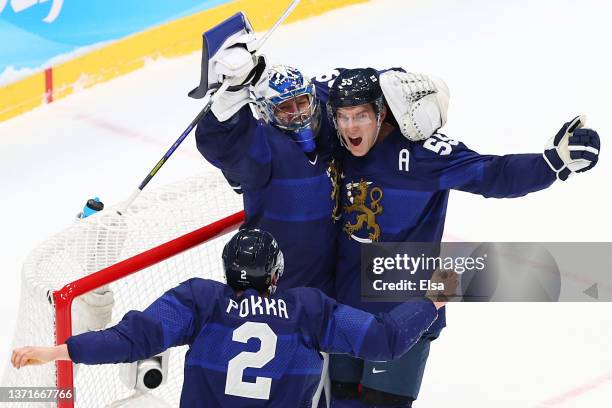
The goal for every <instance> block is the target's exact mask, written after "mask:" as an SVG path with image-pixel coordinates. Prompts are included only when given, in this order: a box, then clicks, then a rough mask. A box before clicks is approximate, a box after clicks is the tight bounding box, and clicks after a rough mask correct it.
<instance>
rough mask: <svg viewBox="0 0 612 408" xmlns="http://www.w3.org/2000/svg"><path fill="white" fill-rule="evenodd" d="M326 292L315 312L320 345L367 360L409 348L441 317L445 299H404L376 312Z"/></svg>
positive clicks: (401, 351) (332, 351) (389, 356)
mask: <svg viewBox="0 0 612 408" xmlns="http://www.w3.org/2000/svg"><path fill="white" fill-rule="evenodd" d="M321 296H323V301H324V304H325V305H324V311H323V312H322V313H320V314H317V315H314V316H311V319H310V320H311V322H315V321H318V322H320V323H316V324H317V325H318V327H317V328H316V329H315V330H316V331H318V333H316V335H315V336H314V337H315V338H318V339H319V347H320V349H321V350H322V351H326V352H329V353H345V354H350V355H352V356H355V357H359V358H363V359H366V360H392V359H394V358H396V357H399V356H401V355H402V354H404V353H405V352H407V351H408V350H409V349H410V348H411V347H412V346H414V344H416V342H417V341H418V340H419V339H420V338H421V336H422V335H423V333H424V332H425V331H426V330H427V329H428V328H429V326H431V324H432V323H433V322H434V321H435V320H436V319H437V317H438V313H437V309H438V308H440V307H442V306H444V304H445V302H443V301H440V302H438V301H436V303H434V302H433V301H431V300H429V299H425V300H422V301H413V302H406V303H403V304H401V305H399V306H397V307H396V308H394V309H393V310H392V311H391V312H389V313H382V314H380V315H376V316H375V315H373V314H371V313H367V312H365V311H362V310H359V309H355V308H352V307H349V306H346V305H343V304H340V303H337V302H336V301H334V300H332V299H330V298H328V297H326V296H325V295H323V294H321Z"/></svg>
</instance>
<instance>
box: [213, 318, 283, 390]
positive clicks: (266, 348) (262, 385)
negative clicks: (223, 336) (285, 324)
mask: <svg viewBox="0 0 612 408" xmlns="http://www.w3.org/2000/svg"><path fill="white" fill-rule="evenodd" d="M254 337H255V338H258V339H259V341H260V342H261V346H260V348H259V351H257V352H254V353H253V352H250V351H243V352H242V353H240V354H238V355H237V356H236V357H234V358H232V359H231V360H230V361H229V364H228V365H227V379H226V380H225V393H226V394H228V395H235V396H237V397H245V398H256V399H262V400H267V399H269V398H270V388H271V387H272V379H271V378H268V377H256V378H255V382H244V381H243V380H242V376H243V373H244V370H245V369H246V368H249V367H251V368H261V367H263V366H265V365H266V364H268V363H269V362H270V360H272V359H273V358H274V355H275V354H276V334H274V332H273V331H272V329H271V328H270V326H268V325H267V324H265V323H257V322H247V323H245V324H243V325H242V326H240V327H238V328H237V329H236V330H234V334H233V335H232V340H233V341H238V342H240V343H247V342H248V341H249V339H252V338H254Z"/></svg>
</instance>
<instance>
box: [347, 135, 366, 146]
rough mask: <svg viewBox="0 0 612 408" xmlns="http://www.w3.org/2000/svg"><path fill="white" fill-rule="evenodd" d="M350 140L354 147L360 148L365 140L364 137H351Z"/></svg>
mask: <svg viewBox="0 0 612 408" xmlns="http://www.w3.org/2000/svg"><path fill="white" fill-rule="evenodd" d="M348 140H349V142H351V144H352V145H353V146H359V145H360V144H361V141H362V140H363V138H362V137H349V138H348Z"/></svg>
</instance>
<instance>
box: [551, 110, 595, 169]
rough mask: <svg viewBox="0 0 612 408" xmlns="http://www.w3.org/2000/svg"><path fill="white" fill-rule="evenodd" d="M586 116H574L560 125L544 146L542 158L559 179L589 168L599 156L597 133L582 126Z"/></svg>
mask: <svg viewBox="0 0 612 408" xmlns="http://www.w3.org/2000/svg"><path fill="white" fill-rule="evenodd" d="M585 121H586V116H584V115H583V116H576V117H575V118H574V119H572V120H571V121H570V122H567V123H565V124H564V125H563V127H561V129H560V130H559V132H557V134H556V135H555V136H553V137H552V138H551V139H550V140H549V141H548V142H547V143H546V146H545V147H544V159H545V160H546V163H548V165H549V166H550V168H551V169H552V170H553V171H554V172H555V173H556V174H557V178H558V179H559V180H563V181H565V180H567V179H568V177H569V176H571V175H572V174H573V173H582V172H584V171H587V170H590V169H592V168H593V167H595V165H596V164H597V160H598V158H599V146H600V142H599V135H598V134H597V132H596V131H594V130H592V129H586V128H583V126H584V124H585Z"/></svg>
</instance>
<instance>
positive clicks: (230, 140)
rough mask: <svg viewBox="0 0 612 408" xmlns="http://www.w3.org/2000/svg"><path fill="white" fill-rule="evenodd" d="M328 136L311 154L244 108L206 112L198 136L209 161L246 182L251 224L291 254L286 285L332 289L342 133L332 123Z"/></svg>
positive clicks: (237, 182) (325, 132)
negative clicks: (335, 156)
mask: <svg viewBox="0 0 612 408" xmlns="http://www.w3.org/2000/svg"><path fill="white" fill-rule="evenodd" d="M324 122H325V123H324V124H323V126H329V125H328V124H327V121H324ZM321 134H322V135H326V136H327V137H321V136H319V137H318V138H317V150H316V154H315V155H313V156H311V157H309V156H307V155H306V154H305V153H304V152H303V151H302V150H301V149H300V148H299V146H298V145H297V144H296V143H295V142H294V141H293V140H292V139H291V138H290V137H289V136H288V135H286V134H285V133H283V131H281V130H279V129H276V128H274V127H272V126H270V125H267V124H265V123H264V122H262V121H257V120H255V118H253V115H252V114H251V111H250V109H249V108H248V106H245V107H243V108H242V109H241V110H240V111H239V112H238V114H237V115H236V116H234V117H233V118H232V119H230V120H228V121H226V122H219V121H217V119H216V118H215V116H214V115H213V114H211V113H209V114H208V115H206V116H205V117H204V118H203V119H202V120H201V121H200V123H198V127H197V129H196V141H197V146H198V150H199V151H200V153H202V155H203V156H204V157H205V158H206V160H208V161H209V162H210V163H212V164H213V165H214V166H216V167H218V168H220V169H221V170H222V171H223V174H224V175H225V177H226V178H227V179H228V180H230V181H231V182H232V183H233V185H239V186H240V187H241V190H242V193H243V200H244V210H245V213H246V219H245V224H244V225H245V226H246V227H256V228H261V229H263V230H265V231H268V232H270V233H271V234H272V235H273V236H274V238H275V239H276V241H277V242H278V244H279V246H280V248H281V250H282V251H283V254H284V255H285V275H284V276H283V279H282V280H281V281H280V288H281V289H283V288H292V287H300V286H310V287H316V288H318V289H321V290H323V291H324V292H325V293H327V294H332V293H333V286H334V283H333V276H334V268H335V258H336V250H335V249H336V242H337V240H336V238H337V235H338V232H339V231H340V223H339V222H335V220H334V212H336V213H337V211H338V210H337V203H338V197H339V186H338V183H337V180H338V175H339V172H338V169H337V167H336V164H335V162H334V161H333V160H332V155H331V153H332V148H333V143H335V142H336V137H335V134H334V133H333V132H331V130H330V129H323V130H322V132H321ZM330 136H331V137H330Z"/></svg>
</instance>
